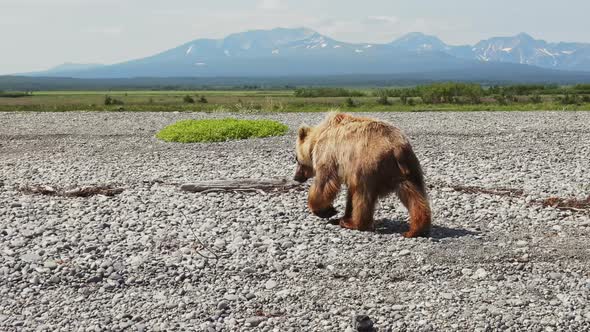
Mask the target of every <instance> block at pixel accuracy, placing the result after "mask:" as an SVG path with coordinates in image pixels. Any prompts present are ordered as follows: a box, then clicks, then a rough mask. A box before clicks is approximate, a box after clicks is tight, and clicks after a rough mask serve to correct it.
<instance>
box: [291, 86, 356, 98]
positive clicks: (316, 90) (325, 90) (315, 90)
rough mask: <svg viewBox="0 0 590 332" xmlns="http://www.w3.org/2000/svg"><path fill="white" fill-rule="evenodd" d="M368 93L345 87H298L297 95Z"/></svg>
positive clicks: (327, 95)
mask: <svg viewBox="0 0 590 332" xmlns="http://www.w3.org/2000/svg"><path fill="white" fill-rule="evenodd" d="M364 96H366V93H364V92H362V91H358V90H349V89H345V88H296V89H295V97H308V98H309V97H311V98H315V97H364Z"/></svg>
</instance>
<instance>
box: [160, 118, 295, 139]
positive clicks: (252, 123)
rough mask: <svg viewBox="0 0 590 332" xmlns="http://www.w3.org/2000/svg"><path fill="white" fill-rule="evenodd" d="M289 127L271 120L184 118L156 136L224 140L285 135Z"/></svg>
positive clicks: (161, 137) (162, 137)
mask: <svg viewBox="0 0 590 332" xmlns="http://www.w3.org/2000/svg"><path fill="white" fill-rule="evenodd" d="M287 130H289V127H287V126H286V125H284V124H282V123H279V122H276V121H271V120H237V119H230V118H227V119H221V120H213V119H212V120H184V121H179V122H177V123H175V124H172V125H170V126H168V127H166V128H164V129H162V130H161V131H160V132H159V133H158V134H157V135H156V137H158V138H159V139H161V140H164V141H167V142H181V143H193V142H222V141H227V140H239V139H246V138H253V137H268V136H280V135H284V134H285V133H286V132H287Z"/></svg>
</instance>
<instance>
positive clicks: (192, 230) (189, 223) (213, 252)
mask: <svg viewBox="0 0 590 332" xmlns="http://www.w3.org/2000/svg"><path fill="white" fill-rule="evenodd" d="M180 213H182V215H183V216H184V219H185V221H186V222H187V224H188V227H189V229H190V230H191V232H192V233H193V236H194V237H195V239H196V240H197V242H199V244H200V245H201V247H203V248H204V249H206V250H207V251H208V252H210V253H211V254H213V256H215V259H216V260H219V257H220V254H218V253H216V252H215V251H213V250H212V249H211V248H209V247H208V246H206V245H205V244H204V243H203V241H201V239H199V237H198V236H197V234H196V233H195V230H194V229H193V226H192V223H191V222H189V218H188V217H187V216H186V214H184V212H182V211H180ZM190 221H193V220H192V219H190ZM197 255H199V256H201V257H203V258H205V259H213V258H212V257H207V256H205V255H203V254H201V253H200V252H198V251H197ZM221 257H228V255H221Z"/></svg>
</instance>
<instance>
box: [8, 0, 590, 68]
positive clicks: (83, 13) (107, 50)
mask: <svg viewBox="0 0 590 332" xmlns="http://www.w3.org/2000/svg"><path fill="white" fill-rule="evenodd" d="M588 12H590V1H588V0H562V1H546V0H493V1H489V0H485V1H483V0H446V1H442V0H412V1H409V0H363V1H342V0H215V1H200V0H166V1H161V0H0V41H1V44H0V75H2V74H13V73H22V72H31V71H38V70H44V69H48V68H50V67H53V66H56V65H58V64H62V63H65V62H73V63H103V64H112V63H117V62H122V61H126V60H131V59H136V58H142V57H145V56H149V55H153V54H155V53H158V52H161V51H164V50H166V49H169V48H173V47H176V46H178V45H180V44H183V43H186V42H189V41H191V40H194V39H198V38H223V37H224V36H226V35H228V34H231V33H234V32H242V31H247V30H252V29H271V28H276V27H287V28H289V27H307V28H311V29H313V30H316V31H318V32H320V33H322V34H324V35H327V36H329V37H331V38H334V39H337V40H341V41H345V42H370V43H384V42H390V41H392V40H394V39H396V38H398V37H401V36H402V35H404V34H406V33H408V32H414V31H419V32H424V33H427V34H434V35H436V36H438V37H439V38H441V39H442V40H443V41H444V42H447V43H449V44H455V45H458V44H474V43H476V42H478V41H479V40H482V39H487V38H490V37H493V36H509V35H516V34H518V33H520V32H527V33H529V34H531V35H532V36H533V37H535V38H539V39H545V40H547V41H551V42H556V41H575V42H589V43H590V33H589V32H590V20H588V19H587V15H588Z"/></svg>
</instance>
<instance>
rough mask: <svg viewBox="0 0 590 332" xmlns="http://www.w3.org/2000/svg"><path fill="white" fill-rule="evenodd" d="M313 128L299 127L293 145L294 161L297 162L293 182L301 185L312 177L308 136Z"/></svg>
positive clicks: (313, 173)
mask: <svg viewBox="0 0 590 332" xmlns="http://www.w3.org/2000/svg"><path fill="white" fill-rule="evenodd" d="M312 131H313V128H310V127H307V126H301V127H300V128H299V130H298V131H297V143H296V144H295V161H296V162H297V171H295V177H294V178H293V180H295V181H297V182H300V183H303V182H305V181H307V180H309V179H310V178H312V177H314V175H315V172H314V170H313V161H312V158H311V150H312V149H311V142H312V139H310V136H311V134H312Z"/></svg>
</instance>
